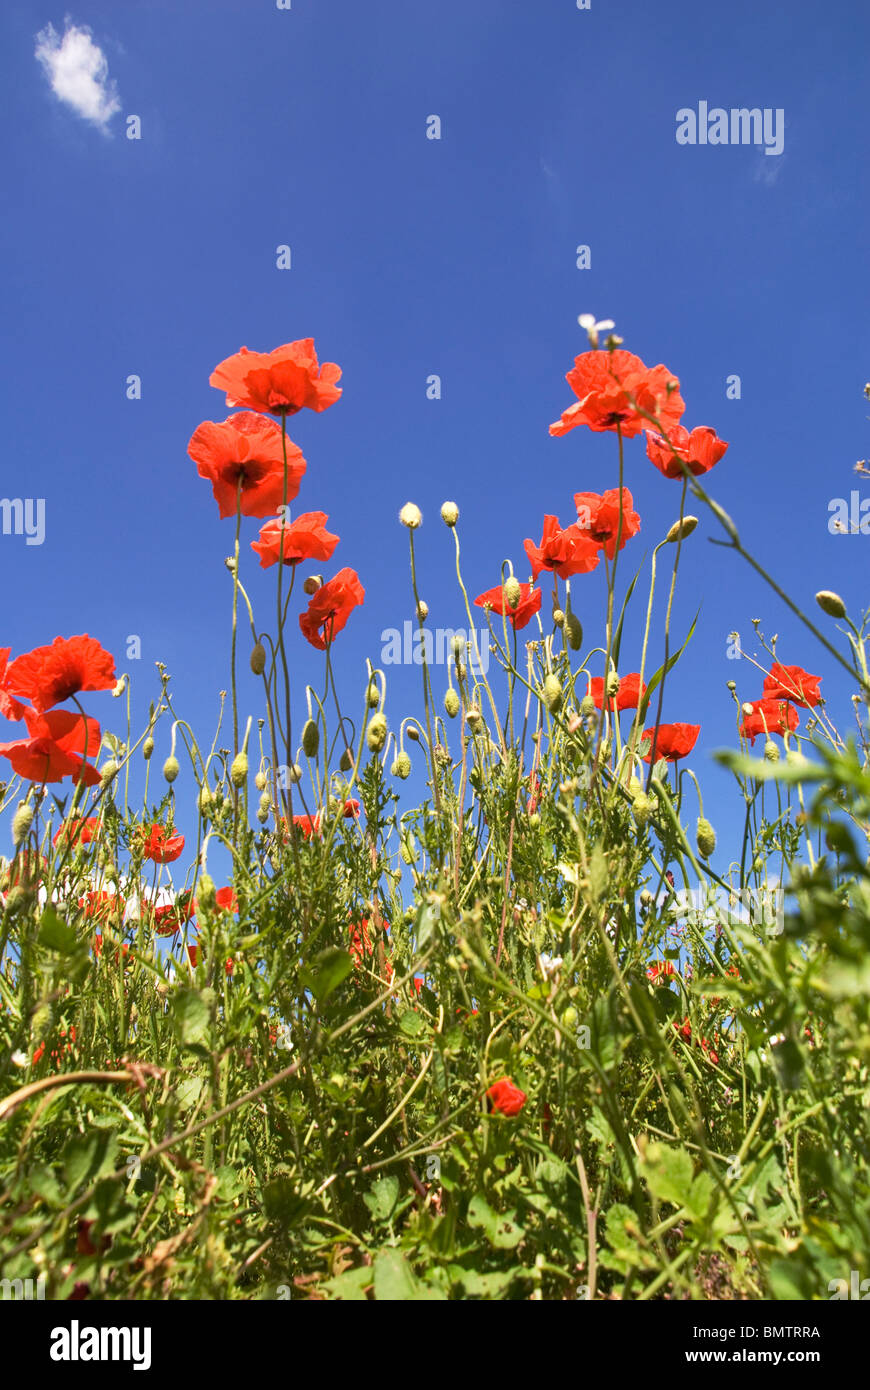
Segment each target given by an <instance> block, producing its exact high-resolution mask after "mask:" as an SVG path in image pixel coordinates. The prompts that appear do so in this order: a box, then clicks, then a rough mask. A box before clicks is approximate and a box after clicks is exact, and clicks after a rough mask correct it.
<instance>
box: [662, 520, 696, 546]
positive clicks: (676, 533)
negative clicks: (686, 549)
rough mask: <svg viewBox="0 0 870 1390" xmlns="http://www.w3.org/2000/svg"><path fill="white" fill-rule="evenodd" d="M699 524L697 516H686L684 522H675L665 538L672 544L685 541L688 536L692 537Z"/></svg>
mask: <svg viewBox="0 0 870 1390" xmlns="http://www.w3.org/2000/svg"><path fill="white" fill-rule="evenodd" d="M697 524H698V518H697V517H696V516H684V517H683V519H682V521H675V522H674V524H673V526H672V527H671V529H670V531H669V532H668V534H667V535H666V536H665V540H666V541H670V542H671V543H672V544H673V542H675V541H684V540H685V539H686V537H687V536H691V534H692V532H693V531H694V529H695V527H696V526H697Z"/></svg>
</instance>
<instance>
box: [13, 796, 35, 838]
mask: <svg viewBox="0 0 870 1390" xmlns="http://www.w3.org/2000/svg"><path fill="white" fill-rule="evenodd" d="M32 824H33V807H32V806H27V805H25V804H24V803H22V805H20V806H19V807H18V810H17V811H16V812H15V815H14V816H13V817H12V843H13V844H14V845H20V844H21V841H22V840H26V839H27V836H28V835H29V834H30V827H31V825H32Z"/></svg>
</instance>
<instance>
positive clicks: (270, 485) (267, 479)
mask: <svg viewBox="0 0 870 1390" xmlns="http://www.w3.org/2000/svg"><path fill="white" fill-rule="evenodd" d="M284 444H286V446H287V490H286V495H285V491H284V448H283V445H282V441H281V427H280V425H276V424H275V421H274V420H268V419H264V418H263V416H262V415H257V414H255V413H254V412H253V411H250V410H246V411H242V412H241V414H239V415H231V416H230V417H229V419H228V420H224V421H223V423H222V424H220V425H218V424H216V423H215V422H214V421H213V420H204V421H203V423H202V424H201V425H200V426H199V427H198V428H197V429H196V430H195V431H194V433H193V436H192V438H191V441H190V443H189V444H188V446H187V452H188V453H189V454H190V457H191V458H192V459H193V461H194V463H195V464H196V471H197V472H198V473H199V476H200V477H201V478H208V480H209V482H210V483H211V487H212V492H213V493H214V499H215V501H216V502H217V504H218V509H219V514H220V516H221V517H226V516H235V514H236V506H237V505H238V507H239V509H240V510H241V513H242V516H270V515H271V513H272V512H276V511H277V510H278V508H279V507H280V506H282V504H285V503H287V502H291V501H292V500H293V498H294V497H295V496H296V494H297V493H298V491H299V484H300V483H301V481H302V475H303V473H304V472H305V468H306V463H305V459H304V458H303V457H302V450H301V449H300V448H298V447H297V445H295V444H293V443H292V441H291V440H289V439H285V440H284ZM239 483H241V485H242V493H241V499H240V500H238V501H237V499H238V496H239Z"/></svg>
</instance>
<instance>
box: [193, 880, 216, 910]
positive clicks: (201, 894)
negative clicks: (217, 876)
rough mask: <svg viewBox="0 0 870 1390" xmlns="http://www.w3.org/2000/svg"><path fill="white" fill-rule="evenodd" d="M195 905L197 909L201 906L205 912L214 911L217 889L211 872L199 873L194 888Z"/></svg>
mask: <svg viewBox="0 0 870 1390" xmlns="http://www.w3.org/2000/svg"><path fill="white" fill-rule="evenodd" d="M196 906H197V910H199V909H200V908H203V909H204V910H205V911H206V912H214V910H215V908H216V907H217V889H216V888H215V886H214V879H213V878H212V876H211V874H201V875H200V879H199V885H198V887H197V890H196Z"/></svg>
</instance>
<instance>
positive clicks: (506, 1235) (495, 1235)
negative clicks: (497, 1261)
mask: <svg viewBox="0 0 870 1390" xmlns="http://www.w3.org/2000/svg"><path fill="white" fill-rule="evenodd" d="M515 1215H516V1212H515V1211H508V1212H504V1213H503V1214H500V1213H499V1212H497V1211H493V1209H492V1207H491V1206H490V1205H489V1203H488V1202H486V1201H485V1200H484V1198H483V1197H481V1196H480V1195H479V1194H477V1195H476V1196H474V1197H472V1199H471V1201H470V1202H469V1203H468V1224H469V1226H472V1227H475V1228H476V1229H478V1230H481V1231H483V1233H484V1235H485V1236H486V1238H487V1240H488V1241H489V1242H490V1244H491V1245H494V1246H495V1247H496V1249H497V1250H513V1249H514V1247H515V1246H517V1245H519V1243H520V1241H521V1240H522V1238H523V1228H522V1226H518V1225H517V1224H516V1222H515V1221H514V1217H515Z"/></svg>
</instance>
